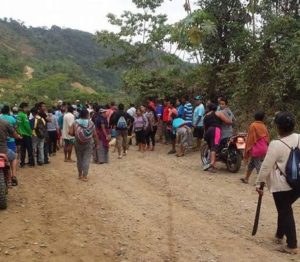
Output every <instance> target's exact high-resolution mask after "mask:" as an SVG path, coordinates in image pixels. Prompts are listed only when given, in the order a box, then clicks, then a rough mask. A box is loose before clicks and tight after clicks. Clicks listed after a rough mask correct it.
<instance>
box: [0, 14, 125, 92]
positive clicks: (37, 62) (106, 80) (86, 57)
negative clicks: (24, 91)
mask: <svg viewBox="0 0 300 262" xmlns="http://www.w3.org/2000/svg"><path fill="white" fill-rule="evenodd" d="M110 54H111V53H110V50H109V49H107V48H104V47H102V46H101V45H99V44H97V43H96V41H95V40H94V36H93V35H92V34H90V33H87V32H82V31H79V30H73V29H62V28H60V27H58V26H52V28H50V29H46V28H33V27H29V28H28V27H26V26H24V25H23V24H22V23H20V22H18V21H15V20H11V19H9V20H7V19H4V20H0V80H1V81H0V84H2V85H3V83H4V82H6V84H7V81H8V82H9V81H10V80H11V81H13V82H14V83H15V81H20V79H22V77H24V70H25V73H27V74H29V76H28V77H29V78H31V74H32V76H33V77H32V80H31V86H33V87H34V86H40V85H42V84H46V82H50V83H52V84H54V86H55V85H57V87H58V89H59V90H64V87H65V91H66V92H69V91H70V90H69V91H68V88H69V87H70V85H72V84H73V86H74V83H76V84H75V88H76V87H77V89H78V86H79V90H77V92H79V91H80V88H81V91H82V88H84V87H87V86H88V87H90V88H88V90H89V92H90V93H92V92H93V90H95V91H113V90H115V89H117V88H118V87H119V86H120V73H118V72H117V71H116V70H113V69H106V68H105V67H104V66H101V61H103V59H104V58H107V57H109V56H110ZM26 71H29V72H26ZM4 79H6V80H7V81H4ZM63 80H65V81H63ZM37 81H43V82H42V83H39V82H37ZM27 82H28V81H27ZM27 82H26V85H28V83H27ZM63 82H64V83H63ZM10 83H12V82H10ZM66 83H67V84H66ZM79 83H80V84H79ZM62 85H66V86H62ZM1 87H2V88H3V86H1ZM67 87H68V88H67ZM51 88H53V87H51ZM92 89H93V90H92ZM35 91H37V92H36V95H38V93H39V91H40V90H35Z"/></svg>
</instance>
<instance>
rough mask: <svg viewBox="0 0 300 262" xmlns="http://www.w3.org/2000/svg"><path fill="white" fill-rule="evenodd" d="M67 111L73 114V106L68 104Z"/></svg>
mask: <svg viewBox="0 0 300 262" xmlns="http://www.w3.org/2000/svg"><path fill="white" fill-rule="evenodd" d="M67 112H68V113H72V114H73V113H74V107H73V106H71V105H68V108H67Z"/></svg>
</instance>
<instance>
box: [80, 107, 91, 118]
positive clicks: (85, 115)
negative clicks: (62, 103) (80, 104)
mask: <svg viewBox="0 0 300 262" xmlns="http://www.w3.org/2000/svg"><path fill="white" fill-rule="evenodd" d="M79 118H84V119H85V118H89V111H88V110H87V109H82V110H81V111H80V113H79Z"/></svg>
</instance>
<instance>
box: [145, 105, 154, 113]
mask: <svg viewBox="0 0 300 262" xmlns="http://www.w3.org/2000/svg"><path fill="white" fill-rule="evenodd" d="M146 110H147V112H154V111H155V110H154V108H153V107H152V106H147V109H146Z"/></svg>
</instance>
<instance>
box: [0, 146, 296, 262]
mask: <svg viewBox="0 0 300 262" xmlns="http://www.w3.org/2000/svg"><path fill="white" fill-rule="evenodd" d="M167 150H168V148H167V147H165V146H162V147H160V148H159V149H158V152H149V153H146V154H145V155H142V154H140V153H138V152H135V149H133V148H132V150H131V151H130V152H129V155H128V156H126V157H125V158H123V159H122V160H117V159H116V155H112V157H111V164H110V165H105V166H99V165H94V164H92V165H91V170H90V176H89V178H90V180H89V182H88V183H83V182H80V181H78V180H77V177H76V167H75V164H69V163H68V164H66V163H64V162H63V161H62V155H61V154H58V155H57V156H56V157H55V161H54V159H52V163H54V162H55V164H50V165H49V166H44V167H39V168H36V169H29V168H26V169H24V170H21V171H20V173H21V174H20V177H19V180H20V186H19V187H18V188H16V189H13V190H11V191H10V194H9V208H8V210H6V211H1V212H0V228H1V239H0V261H18V262H23V261H26V262H27V261H28V262H29V261H30V262H31V261H55V262H60V261H63V262H65V261H72V262H73V261H210V262H213V261H242V262H247V261H264V262H266V261H272V262H276V261H278V262H279V261H280V262H282V261H291V260H294V261H300V256H296V257H293V256H288V255H283V254H279V253H277V252H276V251H274V249H276V245H275V244H273V243H272V241H271V238H272V236H273V233H274V232H275V225H276V212H275V207H274V203H273V200H272V199H271V196H270V194H269V193H267V194H266V196H265V197H264V200H263V207H262V214H261V224H260V227H259V231H258V234H257V236H256V237H255V238H252V237H251V236H250V232H251V230H252V224H253V219H254V212H255V208H256V201H257V194H256V193H255V192H254V188H253V187H252V186H250V185H241V184H240V182H239V178H240V175H238V174H228V173H227V172H226V171H225V170H224V169H223V170H221V171H220V172H219V173H218V174H214V175H211V174H208V173H204V172H202V171H201V169H200V164H199V156H198V154H197V153H192V154H191V155H189V156H187V157H185V158H178V159H177V158H175V157H174V156H168V155H166V154H165V153H166V152H167ZM253 179H254V177H253ZM294 210H295V216H296V221H298V224H299V223H300V212H299V210H300V209H299V203H296V204H295V208H294ZM299 236H300V234H299Z"/></svg>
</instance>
